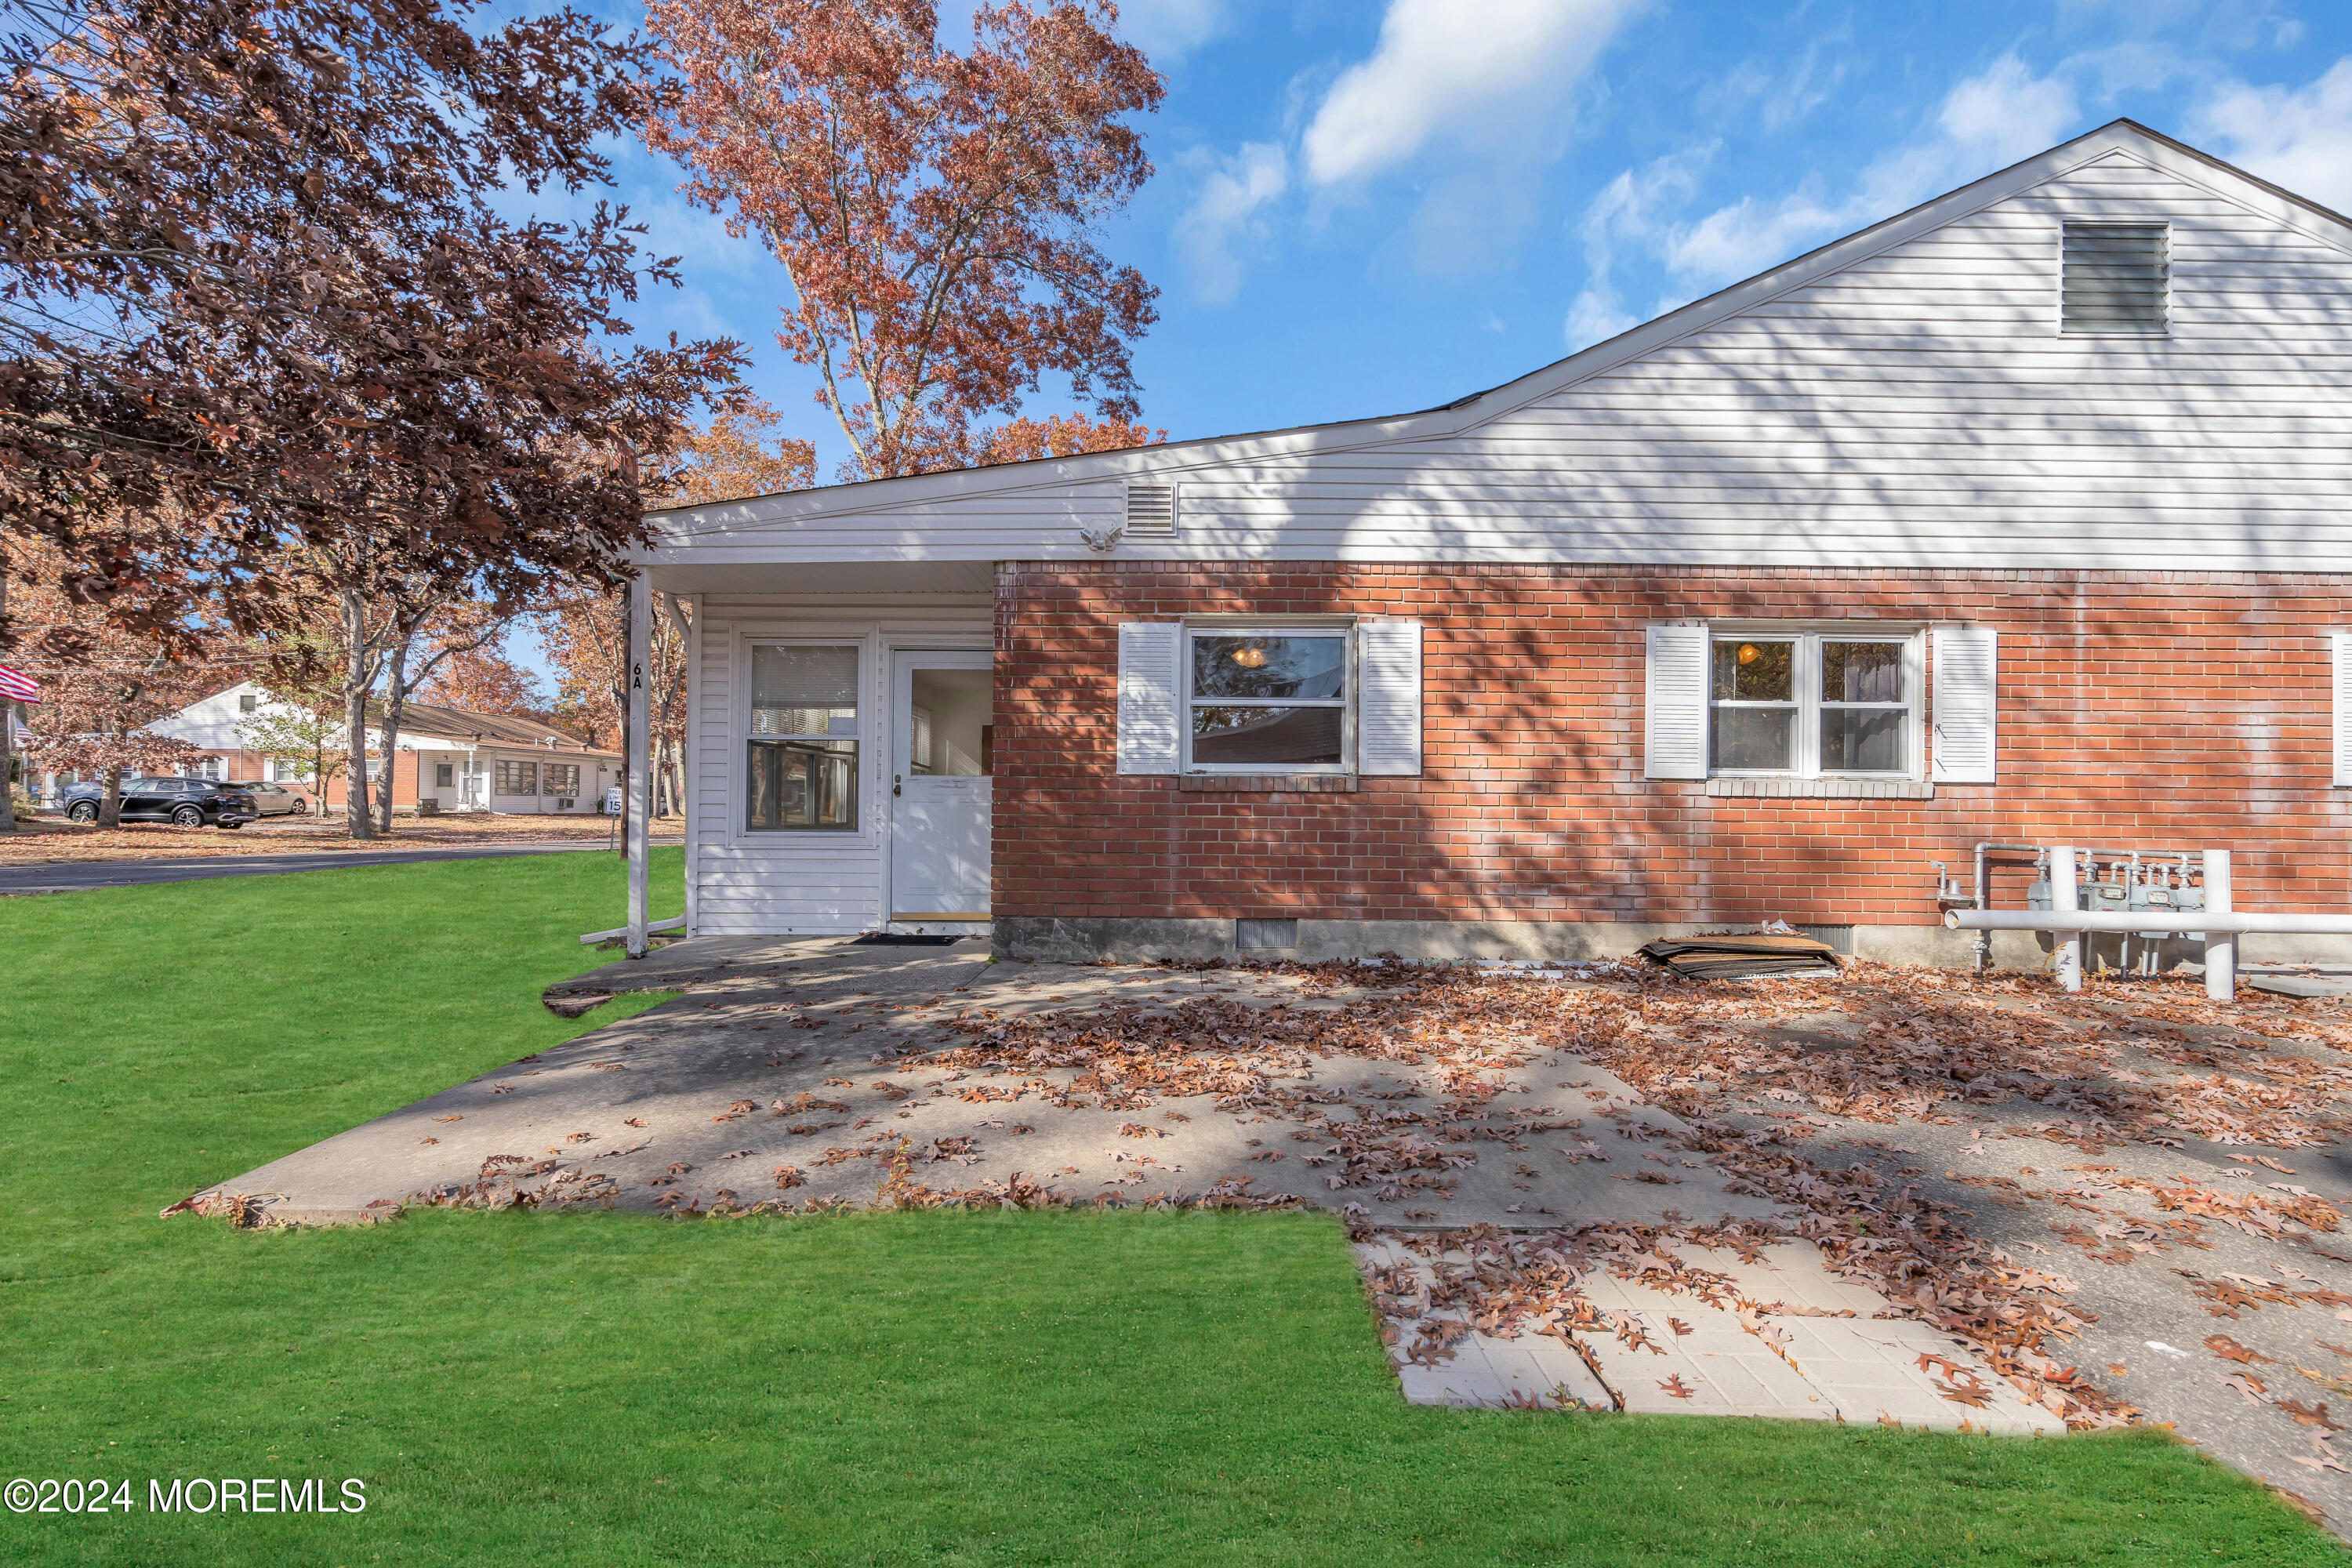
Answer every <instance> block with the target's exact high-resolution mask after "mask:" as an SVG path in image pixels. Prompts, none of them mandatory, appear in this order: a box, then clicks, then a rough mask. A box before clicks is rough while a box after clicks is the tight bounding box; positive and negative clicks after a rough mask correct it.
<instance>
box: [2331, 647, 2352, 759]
mask: <svg viewBox="0 0 2352 1568" xmlns="http://www.w3.org/2000/svg"><path fill="white" fill-rule="evenodd" d="M2327 653H2328V670H2327V675H2328V680H2327V684H2328V688H2329V689H2330V690H2332V691H2333V692H2334V693H2335V698H2336V700H2335V702H2334V704H2333V708H2334V710H2335V728H2334V730H2333V731H2331V734H2330V739H2329V746H2328V750H2329V751H2330V752H2331V753H2333V755H2334V757H2335V759H2336V765H2335V767H2334V768H2333V769H2332V770H2331V772H2332V774H2333V776H2332V777H2331V778H2330V780H2329V781H2328V782H2330V783H2331V784H2352V632H2330V633H2328V634H2327Z"/></svg>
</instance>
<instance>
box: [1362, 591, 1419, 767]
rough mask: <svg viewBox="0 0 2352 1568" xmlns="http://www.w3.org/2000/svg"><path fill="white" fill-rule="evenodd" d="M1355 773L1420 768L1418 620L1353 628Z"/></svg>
mask: <svg viewBox="0 0 2352 1568" xmlns="http://www.w3.org/2000/svg"><path fill="white" fill-rule="evenodd" d="M1356 676H1357V682H1358V690H1359V693H1360V695H1359V697H1358V699H1357V702H1356V771H1357V772H1358V773H1363V774H1365V775H1367V776H1369V777H1381V776H1396V777H1408V778H1409V777H1412V776H1414V775H1416V774H1418V773H1420V772H1421V623H1420V622H1419V621H1364V622H1362V623H1360V625H1358V626H1357V627H1356Z"/></svg>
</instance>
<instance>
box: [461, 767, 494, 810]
mask: <svg viewBox="0 0 2352 1568" xmlns="http://www.w3.org/2000/svg"><path fill="white" fill-rule="evenodd" d="M489 804H490V764H489V763H485V762H480V761H478V760H475V759H472V758H467V757H460V758H458V759H457V806H458V809H459V810H461V811H479V810H480V809H481V808H482V807H484V806H486V805H489Z"/></svg>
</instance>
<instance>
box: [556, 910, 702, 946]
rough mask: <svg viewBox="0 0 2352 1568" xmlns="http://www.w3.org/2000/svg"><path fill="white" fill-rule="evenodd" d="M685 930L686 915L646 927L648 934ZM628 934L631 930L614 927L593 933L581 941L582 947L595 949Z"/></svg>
mask: <svg viewBox="0 0 2352 1568" xmlns="http://www.w3.org/2000/svg"><path fill="white" fill-rule="evenodd" d="M685 929H686V917H685V916H684V915H678V916H676V917H674V918H672V919H670V920H666V921H648V922H647V923H646V931H647V932H648V933H651V932H654V931H684V930H685ZM628 934H629V928H628V927H626V926H614V928H613V929H612V930H611V931H590V932H589V933H588V934H587V935H585V936H583V937H582V938H581V939H580V945H581V946H583V947H593V946H595V945H596V944H597V943H598V942H610V941H612V940H613V939H614V937H616V936H626V935H628Z"/></svg>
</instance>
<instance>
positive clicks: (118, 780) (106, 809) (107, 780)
mask: <svg viewBox="0 0 2352 1568" xmlns="http://www.w3.org/2000/svg"><path fill="white" fill-rule="evenodd" d="M100 777H101V778H102V780H103V781H104V784H105V787H104V788H103V789H101V790H100V791H99V795H98V825H99V826H100V827H120V826H122V770H121V768H119V767H114V768H108V769H107V770H106V771H105V772H104V773H102V774H101V775H100Z"/></svg>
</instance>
